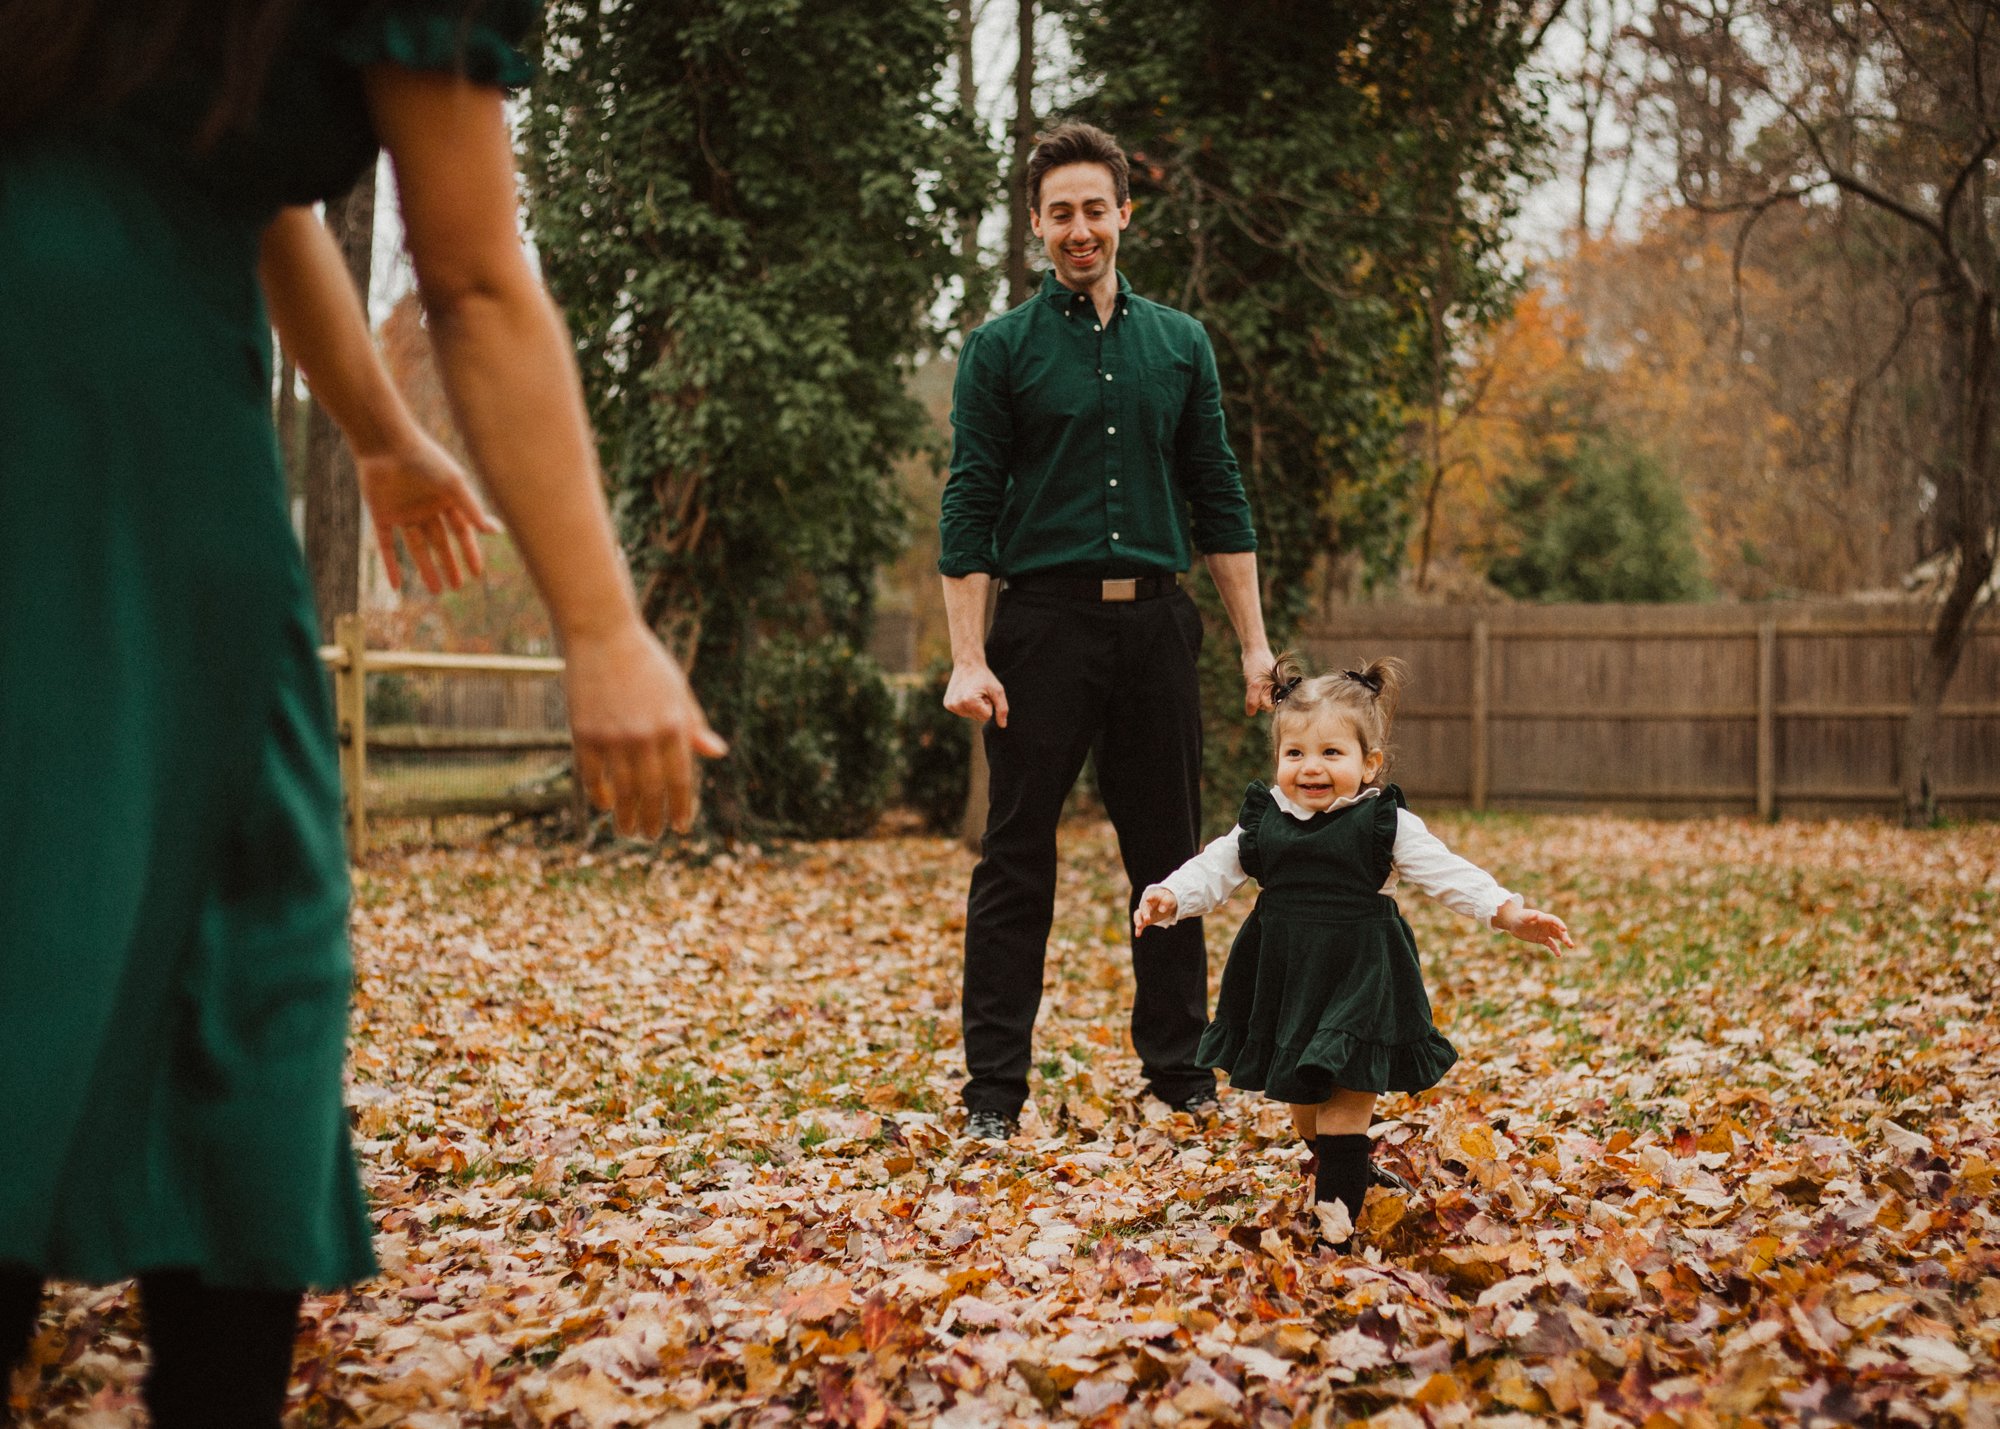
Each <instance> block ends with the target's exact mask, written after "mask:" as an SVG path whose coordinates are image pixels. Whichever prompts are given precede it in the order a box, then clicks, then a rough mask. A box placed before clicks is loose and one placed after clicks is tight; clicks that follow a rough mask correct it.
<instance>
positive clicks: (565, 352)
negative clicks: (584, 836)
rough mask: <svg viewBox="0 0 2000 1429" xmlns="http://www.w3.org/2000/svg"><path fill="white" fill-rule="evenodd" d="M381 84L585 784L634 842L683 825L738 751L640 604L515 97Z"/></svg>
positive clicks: (459, 395) (398, 77)
mask: <svg viewBox="0 0 2000 1429" xmlns="http://www.w3.org/2000/svg"><path fill="white" fill-rule="evenodd" d="M366 80H367V86H368V102H369V108H370V111H371V112H372V114H373V116H374V121H375V129H376V132H377V133H378V134H379V135H380V136H381V138H382V142H383V145H384V147H386V148H387V149H388V151H389V157H390V159H391V160H392V161H393V162H394V164H395V167H396V187H397V191H398V192H399V193H400V195H401V197H402V211H403V226H404V229H405V232H406V233H407V235H408V242H409V247H410V256H411V258H412V260H413V261H414V262H415V265H416V272H417V288H418V291H419V292H420V293H421V295H422V297H423V302H424V308H425V311H426V312H427V313H428V314H429V317H430V322H431V333H432V336H433V338H434V340H435V341H436V344H437V352H438V362H439V366H440V368H441V370H442V373H443V376H444V380H445V390H446V391H447V392H448V393H449V395H450V397H451V402H452V408H453V411H454V412H455V413H456V415H457V418H458V425H459V430H460V431H461V432H463V433H464V435H465V439H466V443H467V445H468V446H469V447H470V448H471V451H472V459H473V462H474V464H475V465H476V466H477V467H478V468H479V471H480V473H481V475H482V476H483V477H484V478H485V481H486V489H487V491H488V492H489V493H490V494H491V495H492V497H493V500H494V502H495V504H497V505H498V506H499V507H500V512H501V515H502V517H503V518H504V519H505V520H506V523H507V527H508V529H509V531H511V532H512V534H513V537H514V541H515V544H516V545H518V546H519V547H520V549H521V553H522V555H523V557H524V558H525V559H526V561H527V564H528V570H529V573H530V574H531V575H532V576H533V577H534V580H535V585H536V587H537V588H538V589H539V590H540V591H541V593H542V598H543V599H544V600H546V601H547V602H548V605H549V612H550V614H551V616H552V617H553V618H554V621H555V625H556V630H557V632H558V634H559V636H560V638H561V640H562V645H563V654H564V657H565V659H566V660H567V662H568V666H569V670H568V677H567V679H568V686H569V701H570V727H571V731H572V733H573V734H574V736H575V739H576V752H577V773H578V777H579V778H580V779H581V780H582V781H583V787H584V789H585V791H586V792H587V793H588V794H589V795H590V797H591V798H592V799H593V800H594V801H595V802H597V803H598V804H599V805H600V806H603V807H609V808H611V809H613V810H614V811H615V813H616V816H617V822H618V827H619V829H620V830H621V831H624V832H634V831H640V830H643V831H646V832H648V833H652V832H657V831H658V829H659V827H660V824H661V820H662V818H663V817H664V818H666V819H669V820H671V822H672V823H673V825H674V826H675V827H676V828H679V829H683V830H685V829H686V828H687V827H688V826H689V825H690V824H691V823H692V822H693V819H694V809H695V784H696V779H695V767H694V761H695V757H696V756H697V755H702V756H706V757H709V758H714V757H716V756H718V755H720V754H722V753H723V752H724V746H723V743H722V740H721V739H720V738H719V737H718V736H717V735H716V733H715V731H714V730H712V729H710V728H709V725H708V720H707V718H706V717H705V716H704V715H703V714H702V711H701V706H700V705H699V704H698V703H697V702H696V701H695V698H694V695H693V692H692V691H691V690H690V689H689V688H688V683H687V679H686V677H685V676H684V675H683V674H682V672H681V669H680V666H679V665H677V664H676V663H675V662H674V660H673V658H672V657H671V656H670V655H668V654H667V652H666V651H665V650H664V649H663V648H662V647H661V645H660V643H659V641H658V640H657V639H656V638H655V637H654V635H653V633H652V631H651V630H650V629H648V628H647V626H646V624H645V622H644V620H643V619H641V617H640V614H639V610H638V605H637V602H636V600H635V599H634V597H633V594H632V583H631V580H630V578H629V577H628V576H627V574H626V571H625V565H624V561H623V559H622V558H621V556H620V553H619V550H618V544H617V541H616V539H615V538H614V536H613V534H612V529H611V520H610V516H609V514H608V513H607V511H606V510H605V505H604V493H603V482H602V478H601V477H600V475H599V473H598V467H597V454H596V449H595V445H594V443H593V441H592V438H591V432H590V424H589V421H588V418H587V417H586V415H585V412H584V404H583V391H582V388H581V385H580V383H579V381H578V378H577V371H576V363H575V360H574V356H573V354H572V352H571V350H570V342H569V335H568V333H567V332H566V331H565V329H564V326H563V321H562V318H561V316H560V315H559V314H558V313H557V312H556V308H555V305H554V303H553V302H551V301H550V299H549V297H548V294H547V293H546V292H544V291H543V288H542V285H541V280H540V279H539V278H538V277H537V276H536V275H535V273H534V271H533V270H532V269H531V268H530V267H529V264H528V260H527V255H526V254H525V252H524V251H523V250H522V244H521V235H520V231H519V229H518V227H517V225H516V222H515V204H516V202H517V193H516V187H515V176H514V153H513V147H512V144H511V142H510V138H509V134H508V130H507V120H506V116H505V114H504V112H503V110H502V107H501V95H500V91H498V90H497V89H490V88H487V87H484V86H481V85H475V84H471V83H469V82H467V81H465V80H462V79H457V78H454V77H452V76H449V75H442V74H432V73H426V72H420V71H416V70H407V69H403V68H400V67H398V66H395V65H377V66H374V67H372V68H370V69H369V70H368V72H367V75H366Z"/></svg>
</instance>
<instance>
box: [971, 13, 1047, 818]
mask: <svg viewBox="0 0 2000 1429" xmlns="http://www.w3.org/2000/svg"><path fill="white" fill-rule="evenodd" d="M1021 8H1022V10H1023V11H1024V12H1025V13H1027V14H1028V15H1029V16H1030V18H1031V23H1032V16H1033V7H1032V0H1021ZM972 19H973V16H972V0H958V102H959V105H960V107H961V108H963V109H964V110H965V112H966V113H967V114H969V115H972V116H974V117H975V118H977V116H978V113H979V86H978V76H977V74H976V73H975V71H974V69H973V49H972ZM1015 78H1016V83H1017V84H1018V82H1019V72H1018V71H1016V76H1015ZM1031 80H1032V74H1031ZM1017 94H1018V90H1017ZM1017 102H1018V100H1017ZM1015 127H1016V130H1017V132H1018V129H1019V116H1018V115H1017V116H1016V126H1015ZM1008 193H1009V205H1008V215H1009V217H1008V237H1007V242H1008V249H1007V252H1008V263H1009V268H1008V272H1009V275H1010V277H1009V282H1010V284H1011V282H1012V278H1011V274H1012V272H1013V268H1012V263H1013V252H1014V229H1015V225H1016V224H1017V223H1018V222H1019V221H1020V220H1019V219H1018V218H1016V217H1015V216H1014V215H1015V212H1016V209H1017V208H1018V205H1016V204H1015V203H1014V202H1013V190H1012V188H1011V187H1010V189H1009V191H1008ZM979 218H980V215H978V214H976V213H970V214H967V215H966V217H965V228H964V230H963V232H962V233H961V234H960V236H959V256H960V258H961V259H963V261H964V264H965V306H964V307H963V308H962V309H961V310H960V311H959V315H958V330H959V332H960V333H961V334H966V333H970V332H971V331H972V330H973V329H974V328H976V327H978V326H979V324H980V323H982V322H984V321H985V319H986V309H987V305H988V303H989V302H990V301H991V292H992V290H991V289H990V288H988V287H987V285H986V282H985V280H984V276H983V274H982V272H981V267H980V262H979ZM1014 291H1015V290H1014V289H1013V288H1012V287H1011V286H1010V288H1009V293H1008V295H1009V297H1012V296H1013V293H1014ZM986 611H987V618H986V624H987V625H988V626H991V624H992V615H993V599H992V596H991V595H989V596H988V598H987V601H986ZM988 803H989V800H988V798H987V768H986V739H985V737H984V735H983V734H982V733H981V730H980V727H979V726H977V725H975V726H974V727H973V730H972V751H971V756H970V763H969V767H968V769H967V771H966V781H965V812H964V813H963V814H962V815H961V816H960V818H959V824H958V837H959V842H960V843H962V844H964V845H965V847H966V848H967V849H969V850H971V851H972V852H973V853H978V852H979V841H980V838H981V836H982V835H984V834H985V832H986V813H987V807H988Z"/></svg>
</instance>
